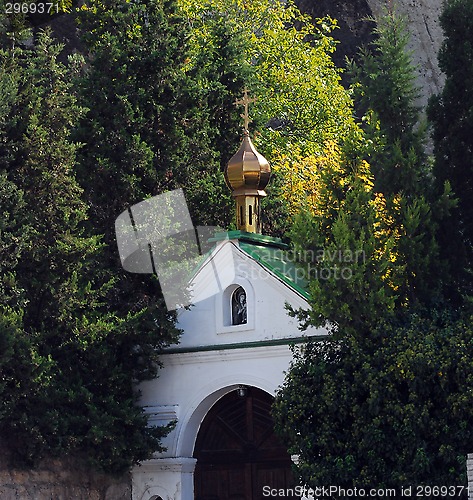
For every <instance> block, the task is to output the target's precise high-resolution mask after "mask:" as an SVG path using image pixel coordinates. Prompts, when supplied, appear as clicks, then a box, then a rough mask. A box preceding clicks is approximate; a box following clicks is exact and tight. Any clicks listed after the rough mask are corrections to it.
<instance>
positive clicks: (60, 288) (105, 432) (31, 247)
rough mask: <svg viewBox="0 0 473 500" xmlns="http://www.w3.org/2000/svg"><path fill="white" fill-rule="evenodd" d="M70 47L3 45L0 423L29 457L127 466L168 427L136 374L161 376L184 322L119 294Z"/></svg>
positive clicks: (46, 42) (44, 40) (42, 37)
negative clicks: (81, 166)
mask: <svg viewBox="0 0 473 500" xmlns="http://www.w3.org/2000/svg"><path fill="white" fill-rule="evenodd" d="M61 50H62V46H59V45H56V44H54V43H53V41H52V40H51V37H50V34H49V33H48V32H43V33H40V34H39V36H38V39H37V40H36V43H35V45H34V47H33V48H32V49H25V48H21V47H17V48H12V47H11V46H10V47H9V48H8V49H7V50H3V51H2V52H1V54H0V55H1V60H0V69H1V73H0V85H1V86H2V88H3V89H6V90H7V92H5V93H3V94H2V97H1V99H0V102H1V104H0V161H1V168H2V173H1V175H0V197H1V203H2V205H1V210H0V256H1V257H2V259H1V266H2V277H1V280H0V293H1V296H2V308H1V311H0V342H1V347H2V350H1V352H2V355H1V358H0V372H1V380H2V386H1V387H0V389H1V390H2V398H1V399H2V406H1V410H0V430H1V432H2V436H4V440H5V442H6V443H7V444H8V445H9V447H10V449H11V450H12V451H13V452H14V456H15V458H16V459H17V460H18V461H19V462H21V463H23V464H32V463H35V462H36V461H37V460H38V459H40V458H41V457H42V456H44V455H48V454H49V455H59V454H62V453H71V452H72V453H78V454H85V455H86V456H87V458H88V459H89V461H91V462H92V463H94V464H95V465H97V466H98V467H100V468H102V469H103V470H107V471H111V472H121V471H124V470H126V469H127V468H129V467H130V465H132V464H134V463H136V462H137V461H139V460H143V459H145V458H148V457H149V456H150V455H151V453H152V452H153V451H155V450H159V449H160V445H159V442H160V438H161V437H162V436H163V435H164V434H166V432H167V431H168V429H166V428H148V427H147V426H146V418H145V416H144V414H143V412H142V409H141V408H139V407H138V406H137V405H136V404H135V403H136V399H137V394H136V392H135V389H134V387H133V382H134V381H139V380H142V379H143V378H147V377H150V376H153V375H155V373H156V369H157V352H156V350H157V349H158V348H159V347H160V346H162V345H163V344H166V343H169V342H170V341H171V340H173V339H176V338H177V331H176V329H175V327H174V321H173V316H172V315H171V314H169V313H167V312H165V310H164V307H163V306H161V307H160V308H158V307H157V306H156V302H159V298H158V299H156V301H154V302H153V303H152V302H151V301H148V303H146V307H144V304H143V303H141V304H140V303H139V301H136V302H137V305H136V306H135V311H132V310H128V311H126V312H124V311H121V310H119V309H114V308H113V300H109V299H110V298H111V297H113V295H114V280H113V279H112V278H111V277H110V272H109V274H107V273H106V272H105V271H104V269H103V267H101V264H102V262H103V260H104V259H105V257H104V252H105V248H104V246H103V243H102V242H101V241H100V238H99V237H98V236H96V235H94V234H93V232H88V231H86V223H87V218H88V207H87V205H86V203H85V201H84V199H83V190H82V189H81V187H80V186H79V184H78V182H77V179H76V175H75V168H76V155H77V151H78V149H79V147H80V145H79V144H78V143H76V142H74V141H73V140H72V139H71V134H72V130H73V128H74V127H76V126H77V124H78V121H79V119H80V118H81V116H83V115H84V112H85V110H84V108H83V107H82V106H81V105H79V103H78V101H77V97H76V96H75V93H74V90H73V79H74V78H75V77H76V71H77V68H78V67H80V62H81V61H80V59H79V58H71V59H70V61H69V64H68V66H65V65H63V64H61V63H60V62H58V55H59V53H60V52H61ZM151 281H152V284H151V285H150V288H152V287H154V289H155V291H156V290H159V289H158V286H157V284H156V280H155V279H152V280H151ZM156 295H157V293H156ZM135 298H136V296H135Z"/></svg>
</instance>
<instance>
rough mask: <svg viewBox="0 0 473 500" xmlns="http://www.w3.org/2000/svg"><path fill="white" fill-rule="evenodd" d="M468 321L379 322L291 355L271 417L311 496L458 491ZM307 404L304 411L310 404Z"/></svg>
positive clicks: (466, 401) (465, 447)
mask: <svg viewBox="0 0 473 500" xmlns="http://www.w3.org/2000/svg"><path fill="white" fill-rule="evenodd" d="M471 319H472V318H471V317H467V316H466V317H464V318H457V319H455V318H452V317H449V315H448V314H442V315H439V316H435V315H434V316H433V317H431V318H426V317H420V316H415V315H413V316H411V317H410V318H408V319H405V320H404V321H399V322H391V323H388V324H386V323H384V322H380V324H379V325H378V327H376V328H374V329H373V330H372V332H371V335H370V337H369V338H365V339H360V338H354V337H353V336H351V335H346V336H344V337H343V339H341V340H339V341H337V340H335V339H330V340H327V341H322V342H313V343H308V344H306V345H304V347H302V348H301V349H300V350H298V349H296V348H295V349H294V350H295V360H294V363H293V365H292V367H291V370H290V372H289V374H288V376H287V378H286V380H285V382H284V385H283V386H282V388H281V389H280V391H279V393H278V394H277V397H276V402H275V406H274V410H273V414H274V417H275V419H276V425H277V427H278V430H279V432H280V433H281V435H282V437H283V438H284V439H285V440H286V441H287V442H289V443H291V447H290V452H291V453H294V454H297V455H299V458H300V463H299V465H298V466H297V471H298V473H299V475H300V477H301V482H302V483H303V484H308V485H310V486H312V487H316V486H324V485H328V484H336V485H338V486H341V487H354V486H357V487H380V488H381V487H397V488H399V487H401V486H405V485H406V484H408V485H409V484H410V485H414V486H415V485H422V484H430V482H431V481H432V478H435V480H436V481H437V482H438V483H439V484H458V485H460V484H465V482H466V477H465V474H466V467H465V460H466V454H467V453H469V452H470V450H471V448H472V446H473V431H472V429H471V425H470V424H469V421H470V415H471V405H472V402H473V401H472V394H473V391H472V387H473V370H472V364H471V362H470V355H469V351H470V350H471V347H472V338H473V336H472V333H473V332H472V330H471ZM308 402H310V404H308Z"/></svg>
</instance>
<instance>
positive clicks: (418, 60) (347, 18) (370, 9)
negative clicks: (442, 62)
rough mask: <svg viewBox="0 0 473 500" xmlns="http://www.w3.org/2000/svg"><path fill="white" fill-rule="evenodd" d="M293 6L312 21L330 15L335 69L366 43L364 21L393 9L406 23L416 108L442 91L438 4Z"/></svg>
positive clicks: (421, 0) (394, 1) (361, 1)
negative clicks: (335, 24)
mask: <svg viewBox="0 0 473 500" xmlns="http://www.w3.org/2000/svg"><path fill="white" fill-rule="evenodd" d="M296 4H297V5H298V6H299V8H300V9H301V10H302V11H303V12H306V13H308V14H310V15H311V16H313V17H315V18H317V17H323V16H324V15H330V16H331V17H333V18H335V19H337V20H338V21H339V26H340V29H338V30H336V31H335V33H334V37H335V38H336V39H337V40H339V41H340V44H339V46H338V49H337V54H336V56H335V62H336V64H337V65H338V66H343V65H344V60H345V56H348V57H350V58H352V57H354V56H355V55H356V52H357V50H358V47H359V46H360V45H362V44H366V43H369V41H370V33H371V27H372V25H371V23H370V22H369V21H368V20H367V19H366V18H367V17H368V16H374V17H376V16H380V15H382V13H383V9H385V8H386V7H387V6H388V5H391V6H393V7H394V9H395V11H396V12H397V13H398V14H400V15H403V16H406V18H407V21H408V27H409V32H410V35H411V40H410V49H411V50H412V52H413V62H414V64H415V65H416V66H417V82H418V85H419V87H420V88H421V93H422V95H421V97H420V99H419V104H420V105H421V106H423V107H424V106H425V105H426V104H427V101H428V98H429V97H430V96H431V95H432V94H436V93H438V92H439V91H440V89H441V88H442V85H443V82H444V78H443V74H442V73H441V71H440V69H439V67H438V62H437V54H438V51H439V49H440V45H441V43H442V30H441V28H440V22H439V17H440V13H441V10H442V0H296Z"/></svg>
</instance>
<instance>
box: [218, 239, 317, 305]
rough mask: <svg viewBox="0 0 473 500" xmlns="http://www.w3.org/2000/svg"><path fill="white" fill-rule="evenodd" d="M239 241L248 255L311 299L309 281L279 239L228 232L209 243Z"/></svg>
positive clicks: (286, 246)
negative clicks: (308, 289) (308, 288)
mask: <svg viewBox="0 0 473 500" xmlns="http://www.w3.org/2000/svg"><path fill="white" fill-rule="evenodd" d="M227 239H228V240H238V245H239V247H240V248H241V250H243V251H244V252H245V253H246V254H248V255H249V256H250V257H251V258H252V259H254V260H255V261H257V262H258V263H259V264H260V265H262V266H263V267H265V268H266V269H267V270H268V271H270V272H272V273H273V274H275V275H276V276H277V277H278V278H279V279H281V281H283V282H284V283H286V285H288V286H289V287H291V288H292V289H293V290H295V291H296V292H297V293H299V294H300V295H302V296H303V297H304V298H305V299H309V294H308V292H307V280H305V279H304V278H303V277H302V273H301V270H300V269H299V268H298V267H297V265H296V264H295V263H294V261H293V260H291V253H290V251H289V245H286V244H285V243H283V242H282V241H281V239H279V238H273V237H272V236H265V235H262V234H256V233H247V232H246V231H228V232H222V233H217V234H216V235H215V237H214V238H210V239H209V241H215V242H217V241H222V240H227Z"/></svg>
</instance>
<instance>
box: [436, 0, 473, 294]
mask: <svg viewBox="0 0 473 500" xmlns="http://www.w3.org/2000/svg"><path fill="white" fill-rule="evenodd" d="M472 14H473V5H472V4H471V2H469V1H468V0H448V1H447V2H445V4H444V9H443V13H442V15H441V18H440V23H441V26H442V28H443V31H444V37H445V38H444V42H443V45H442V48H441V50H440V53H439V65H440V69H441V70H442V71H443V72H444V73H445V75H446V80H445V86H444V88H443V90H442V92H441V93H440V94H439V95H438V96H436V97H434V98H432V100H431V102H430V104H429V117H430V119H431V120H432V123H433V139H434V150H435V177H436V190H437V193H440V192H441V191H442V190H443V186H444V184H445V182H448V183H449V184H450V185H451V188H452V190H453V194H454V196H455V198H456V200H457V206H456V207H455V208H454V209H453V210H451V211H450V216H449V217H447V218H445V219H444V220H443V223H442V224H441V227H440V231H439V239H440V243H441V248H442V254H443V256H444V257H445V258H446V259H447V260H449V261H450V263H451V266H450V268H449V271H448V272H449V275H450V276H452V277H453V280H452V281H453V285H452V289H451V293H452V295H454V296H457V298H458V290H459V291H460V293H461V294H465V293H467V294H470V295H471V293H472V292H473V287H472V285H471V283H472V281H471V273H470V272H468V273H465V269H470V270H471V266H472V264H473V250H472V249H473V208H472V203H471V200H472V196H473V92H472V91H471V89H472V85H473V59H472V45H471V42H470V40H471V37H472V34H473V20H472Z"/></svg>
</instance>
